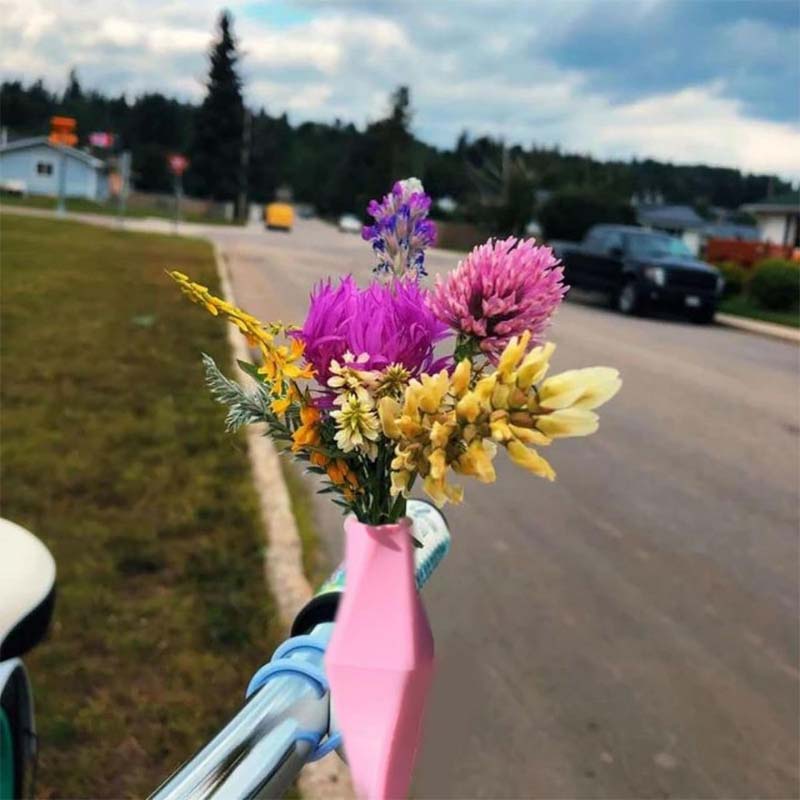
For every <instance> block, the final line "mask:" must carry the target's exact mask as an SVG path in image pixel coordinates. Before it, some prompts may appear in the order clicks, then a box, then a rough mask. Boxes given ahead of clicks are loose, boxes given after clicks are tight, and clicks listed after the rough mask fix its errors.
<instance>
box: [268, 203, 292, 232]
mask: <svg viewBox="0 0 800 800" xmlns="http://www.w3.org/2000/svg"><path fill="white" fill-rule="evenodd" d="M264 224H265V225H266V226H267V228H269V229H270V230H283V231H290V230H291V229H292V225H294V209H293V208H292V207H291V206H290V205H289V204H288V203H270V204H269V205H267V206H266V208H265V209H264Z"/></svg>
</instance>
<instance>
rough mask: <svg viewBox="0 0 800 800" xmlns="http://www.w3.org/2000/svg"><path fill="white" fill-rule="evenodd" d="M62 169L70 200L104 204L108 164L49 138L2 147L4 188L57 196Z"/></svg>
mask: <svg viewBox="0 0 800 800" xmlns="http://www.w3.org/2000/svg"><path fill="white" fill-rule="evenodd" d="M62 168H63V169H64V176H63V179H64V193H65V196H66V197H84V198H86V199H87V200H96V201H101V200H105V199H106V197H107V196H108V179H107V174H106V165H105V164H104V163H103V162H102V161H100V159H98V158H95V157H94V156H91V155H89V154H88V153H84V152H83V151H82V150H76V149H75V148H74V147H64V146H58V145H54V144H52V143H51V142H50V141H48V139H47V137H46V136H36V137H33V138H30V139H19V140H17V141H15V142H8V143H7V144H3V145H0V187H11V186H13V187H14V189H15V190H17V191H22V192H24V193H26V194H34V195H48V196H50V197H56V196H57V195H58V193H59V186H60V182H61V180H62V176H61V169H62Z"/></svg>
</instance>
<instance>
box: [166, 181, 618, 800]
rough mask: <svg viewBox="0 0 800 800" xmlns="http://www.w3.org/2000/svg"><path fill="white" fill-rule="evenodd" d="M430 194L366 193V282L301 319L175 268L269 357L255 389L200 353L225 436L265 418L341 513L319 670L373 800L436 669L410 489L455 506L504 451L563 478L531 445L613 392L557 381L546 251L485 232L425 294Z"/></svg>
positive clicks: (431, 232) (255, 371)
mask: <svg viewBox="0 0 800 800" xmlns="http://www.w3.org/2000/svg"><path fill="white" fill-rule="evenodd" d="M430 202H431V201H430V198H429V197H428V195H426V194H425V192H424V191H423V188H422V185H421V184H420V182H419V181H418V180H416V179H413V178H411V179H408V180H405V181H401V182H398V183H397V184H395V186H394V187H393V189H392V191H391V192H390V193H389V194H387V195H386V196H385V197H384V198H383V199H382V200H381V201H380V202H378V201H372V202H371V203H370V205H369V207H368V213H369V215H370V216H371V217H372V219H373V224H372V225H369V226H366V227H365V228H364V229H363V238H364V239H365V240H367V241H369V242H370V243H371V245H372V250H373V253H374V256H375V262H376V263H375V265H374V268H373V272H374V277H373V279H372V280H371V281H370V282H369V284H368V285H367V286H366V287H364V288H361V287H359V286H358V284H357V283H356V281H355V279H354V278H353V277H352V276H347V277H345V278H342V279H340V280H338V281H332V280H325V281H323V282H321V283H319V284H318V285H317V286H316V287H314V289H313V291H312V292H311V297H310V303H309V308H308V313H307V315H306V318H305V321H304V322H303V324H302V326H293V325H287V324H283V323H277V322H276V323H263V322H260V321H259V320H257V319H255V318H254V317H252V316H251V315H249V314H247V313H246V312H244V311H241V310H240V309H238V308H235V307H234V306H232V305H231V304H229V303H227V302H226V301H224V300H221V299H219V298H217V297H214V296H213V295H211V294H210V293H209V291H208V289H207V288H206V287H204V286H201V285H198V284H196V283H193V282H192V281H191V280H189V278H188V277H187V276H185V275H183V274H181V273H178V272H172V273H170V274H171V275H172V277H173V278H174V279H175V280H176V281H177V282H178V283H179V284H180V285H181V288H182V289H183V290H184V292H185V293H186V294H187V295H188V296H189V297H190V298H191V299H192V300H194V301H196V302H198V303H200V304H201V305H203V306H205V307H206V308H207V309H208V311H210V312H211V313H212V314H214V315H218V316H223V317H226V318H227V319H228V320H229V321H230V322H232V323H233V324H234V325H236V326H237V327H238V328H239V329H240V330H241V332H242V333H243V334H244V335H245V336H246V337H247V340H248V342H249V343H250V345H251V346H252V347H254V348H257V349H258V351H259V353H260V362H261V363H260V364H257V365H256V364H243V363H241V362H240V366H241V367H242V369H244V370H245V371H246V372H247V373H248V374H249V375H250V376H251V377H252V378H254V379H255V383H254V385H253V386H252V387H251V388H250V389H245V388H242V387H241V386H240V385H239V384H238V383H237V382H235V381H232V380H229V379H228V378H226V377H224V376H223V375H222V374H221V373H220V371H219V370H218V369H217V367H216V365H215V364H214V362H213V361H212V360H211V359H210V358H208V357H207V356H206V357H204V361H205V367H206V375H207V381H208V384H209V386H210V388H211V391H212V393H213V394H214V396H215V397H216V398H217V399H218V400H219V401H220V402H222V403H224V404H226V405H227V406H228V407H229V412H228V417H227V425H228V427H229V428H230V429H232V430H233V429H236V428H239V427H240V426H242V425H246V424H251V423H262V424H264V425H265V428H266V433H267V435H268V436H270V437H271V438H272V439H274V440H275V441H276V442H277V443H278V444H279V445H281V446H282V447H283V452H285V453H286V454H287V455H290V456H291V457H293V458H294V459H297V460H299V461H301V462H303V463H304V464H305V465H306V466H307V469H308V470H309V471H310V472H313V473H316V474H317V475H319V476H320V478H321V480H322V484H323V486H322V488H321V490H320V491H321V492H323V493H328V494H330V495H331V499H332V500H333V502H334V503H336V504H337V505H339V506H341V507H342V509H343V511H344V512H345V513H346V514H348V519H347V521H346V523H345V530H346V560H345V563H346V569H347V588H346V590H345V597H344V600H343V603H342V605H341V606H340V608H339V613H338V616H337V625H336V629H335V633H334V637H333V641H332V642H331V645H330V648H329V652H328V657H327V659H326V666H327V669H328V672H329V676H330V678H331V683H332V693H333V697H334V701H335V703H336V710H337V715H338V718H339V722H340V724H341V727H342V731H343V735H344V746H345V751H346V753H347V755H348V758H349V761H350V765H351V769H352V772H353V777H354V781H355V783H356V786H357V788H358V789H359V791H360V793H361V794H363V795H367V796H370V797H378V796H392V797H395V796H401V795H403V794H404V793H405V791H406V789H407V786H408V779H409V776H410V771H411V766H412V763H413V756H414V753H413V750H414V746H415V743H414V741H413V740H414V738H415V736H417V735H418V730H419V722H420V718H421V713H422V706H423V704H424V695H425V691H426V689H427V685H428V683H429V681H430V676H431V674H432V654H433V647H432V639H431V636H430V629H429V627H428V625H427V620H426V619H425V616H424V610H423V609H422V606H421V605H420V603H419V599H418V597H417V595H416V592H415V591H414V584H413V581H414V576H413V566H412V558H411V553H412V547H413V540H412V536H411V530H410V525H409V524H408V520H406V518H405V512H406V499H407V498H408V497H409V493H410V492H411V491H412V489H413V488H414V487H415V486H420V488H421V489H422V491H423V492H424V493H425V494H426V495H428V497H430V498H431V500H432V501H433V502H434V503H435V504H437V505H438V506H442V505H444V504H445V503H447V502H452V503H458V502H460V501H461V499H462V495H463V489H462V487H461V486H460V485H459V484H458V483H457V482H456V479H457V478H459V477H464V478H468V477H471V478H475V479H477V480H479V481H482V482H484V483H491V482H493V481H494V480H495V468H494V459H495V458H496V456H497V454H498V452H499V451H500V450H501V449H502V450H505V451H506V453H507V454H508V457H509V458H510V459H511V460H512V461H513V462H514V463H515V464H517V465H518V466H520V467H522V468H523V469H526V470H528V471H529V472H532V473H533V474H534V475H537V476H539V477H542V478H545V479H547V480H550V481H552V480H554V478H555V472H554V470H553V468H552V467H551V465H550V464H549V463H548V461H547V460H545V458H544V457H543V456H542V455H541V454H540V453H539V451H538V449H541V448H546V447H548V446H550V445H551V444H552V443H553V442H554V441H555V440H556V439H560V438H564V437H573V436H586V435H588V434H591V433H594V432H595V431H596V430H597V426H598V419H597V415H596V413H595V409H596V408H597V407H598V406H600V405H602V404H603V403H605V402H606V401H607V400H609V399H610V398H611V397H612V396H613V395H614V394H615V393H616V392H617V391H618V389H619V387H620V378H619V374H618V372H617V371H616V370H615V369H611V368H609V367H590V368H588V369H575V370H569V371H567V372H562V373H561V374H558V375H552V376H549V377H548V370H549V364H550V360H551V358H552V356H553V351H554V349H555V347H554V345H553V344H550V343H547V342H545V341H544V338H543V336H544V333H545V331H546V329H547V327H548V325H549V323H550V320H551V318H552V316H553V314H554V313H555V311H556V309H557V308H558V306H559V304H560V303H561V301H562V299H563V297H564V294H565V293H566V290H567V287H566V286H565V285H564V281H563V270H562V267H561V266H560V264H559V262H558V260H557V258H556V257H555V256H554V254H553V252H552V250H550V249H549V248H548V247H544V246H540V245H537V244H536V243H535V242H534V241H533V240H526V241H523V240H519V239H516V238H513V237H512V238H507V239H503V240H490V241H488V242H487V243H486V244H484V245H482V246H480V247H476V248H475V249H474V250H473V251H472V252H471V253H470V254H469V255H468V256H466V258H465V259H464V260H463V261H461V262H460V263H459V265H458V266H457V267H456V268H455V269H454V270H453V271H452V272H450V273H449V274H448V275H446V276H444V277H443V278H442V277H439V278H437V280H436V282H435V284H434V285H433V286H432V287H431V288H427V287H425V286H424V279H425V277H426V275H427V273H426V270H425V251H426V248H427V247H429V246H430V245H432V244H434V242H435V239H436V228H435V225H434V223H433V222H432V221H431V220H429V219H428V210H429V208H430ZM537 448H538V449H537ZM393 673H394V678H393ZM414 675H415V676H416V679H415V680H410V679H409V676H414ZM376 676H377V677H376ZM381 681H383V682H381ZM337 682H338V686H337ZM392 698H394V699H392ZM381 708H383V709H384V714H383V716H384V717H385V719H384V721H383V722H380V721H376V719H377V717H379V716H381V711H380V709H381ZM387 708H389V711H388V712H387V711H386V709H387ZM365 715H366V717H370V715H371V721H370V719H366V718H365ZM381 726H383V727H381ZM403 741H405V742H406V743H405V744H404V745H402V746H398V742H403ZM390 756H391V758H390ZM389 762H391V764H390V763H389Z"/></svg>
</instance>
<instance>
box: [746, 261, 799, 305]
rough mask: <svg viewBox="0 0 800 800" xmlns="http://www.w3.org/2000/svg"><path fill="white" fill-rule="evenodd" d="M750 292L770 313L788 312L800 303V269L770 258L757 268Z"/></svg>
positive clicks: (795, 265)
mask: <svg viewBox="0 0 800 800" xmlns="http://www.w3.org/2000/svg"><path fill="white" fill-rule="evenodd" d="M749 292H750V295H751V297H752V298H753V300H755V302H756V303H757V304H758V305H759V306H761V307H762V308H766V309H769V310H770V311H788V310H789V309H792V308H796V307H797V305H798V302H800V267H798V265H797V264H793V263H792V262H791V261H782V260H781V259H777V258H769V259H766V260H764V261H760V262H759V263H758V264H756V266H755V274H754V275H753V277H752V278H751V279H750V284H749Z"/></svg>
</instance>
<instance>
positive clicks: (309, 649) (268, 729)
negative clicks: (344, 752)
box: [150, 500, 450, 800]
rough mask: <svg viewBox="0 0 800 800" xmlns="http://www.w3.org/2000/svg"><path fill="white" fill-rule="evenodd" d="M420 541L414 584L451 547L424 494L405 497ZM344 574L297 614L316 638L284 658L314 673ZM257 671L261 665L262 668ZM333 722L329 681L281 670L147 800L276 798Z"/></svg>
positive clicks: (298, 626)
mask: <svg viewBox="0 0 800 800" xmlns="http://www.w3.org/2000/svg"><path fill="white" fill-rule="evenodd" d="M408 516H409V517H410V518H411V519H412V521H413V523H414V536H415V538H416V540H417V542H418V544H419V547H418V548H417V549H416V551H415V554H414V556H415V558H414V562H415V571H416V577H417V587H418V588H421V586H422V585H424V583H425V582H426V581H427V579H428V578H429V577H430V575H431V574H432V573H433V571H434V570H435V569H436V567H437V566H438V565H439V563H440V562H441V560H442V558H444V556H445V555H446V553H447V551H448V549H449V543H450V533H449V531H448V529H447V524H446V522H445V520H444V516H443V515H442V514H441V512H439V511H438V510H437V509H436V508H434V507H433V506H431V505H430V504H429V503H427V502H425V501H422V500H409V501H408ZM344 581H345V574H344V570H343V569H342V568H341V567H340V568H339V569H338V570H336V571H335V572H334V573H333V575H332V576H331V577H330V578H329V579H328V581H326V583H325V584H323V586H322V588H321V589H320V591H319V592H318V593H317V595H316V596H315V598H313V599H312V600H311V601H310V602H309V603H308V605H307V606H306V607H305V608H304V609H303V610H302V611H301V612H300V614H298V618H297V620H296V621H295V625H294V626H293V628H292V632H293V633H294V634H306V636H307V637H308V640H307V641H308V642H309V643H311V644H313V646H311V644H309V645H306V646H298V647H296V648H291V649H290V650H289V652H287V653H286V655H284V656H282V663H284V664H285V663H286V662H293V661H294V662H299V663H301V664H302V665H303V667H301V668H300V669H301V670H302V669H303V668H304V667H309V668H310V670H309V672H314V671H315V670H316V671H319V672H324V663H323V662H324V657H325V648H326V647H327V644H328V641H329V640H330V637H331V634H332V632H333V622H332V620H333V618H334V616H335V611H336V605H337V604H338V596H339V594H341V591H342V590H343V588H344ZM259 672H260V671H259ZM329 725H330V693H329V691H328V689H327V683H326V682H325V683H324V684H323V685H319V686H317V685H315V683H314V682H313V681H310V680H309V679H308V677H307V676H305V675H302V674H293V673H292V672H289V671H285V670H281V674H280V675H275V676H274V677H273V679H272V680H269V681H267V682H266V683H265V684H264V685H263V686H262V687H261V688H259V689H257V690H256V691H255V693H254V694H253V695H252V696H251V697H250V698H249V700H248V701H247V702H246V703H245V705H244V706H243V707H242V708H241V709H240V710H239V711H238V712H237V713H236V714H235V715H234V716H233V718H232V719H231V720H230V721H229V722H228V724H227V725H226V726H225V727H224V728H223V729H222V730H221V731H220V732H219V733H218V734H217V735H216V736H215V737H214V738H213V739H212V740H211V741H210V742H209V743H208V744H206V745H205V747H203V748H202V749H201V750H200V751H198V752H197V754H196V755H194V756H193V757H192V758H191V759H190V760H189V761H187V762H186V763H185V764H184V765H183V766H182V767H180V768H179V769H178V770H177V771H176V772H175V773H173V775H172V776H170V777H169V778H168V779H167V780H166V781H165V782H164V783H163V784H162V785H161V786H160V787H159V788H158V789H157V790H156V791H155V792H154V793H153V794H152V795H151V796H150V800H188V799H189V798H192V799H193V800H194V798H199V799H200V800H203V799H204V798H210V797H211V796H212V795H213V796H214V798H215V800H241V798H279V797H282V796H283V794H284V792H285V791H286V790H287V789H288V787H289V786H291V784H292V781H294V779H295V778H296V777H297V774H298V773H299V772H300V770H301V769H302V767H303V765H304V764H305V763H306V762H307V761H308V760H309V759H310V758H311V757H312V755H313V754H314V751H315V749H316V743H317V742H318V741H319V740H320V739H321V738H322V737H323V736H324V735H325V734H326V733H327V732H328V728H329Z"/></svg>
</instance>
